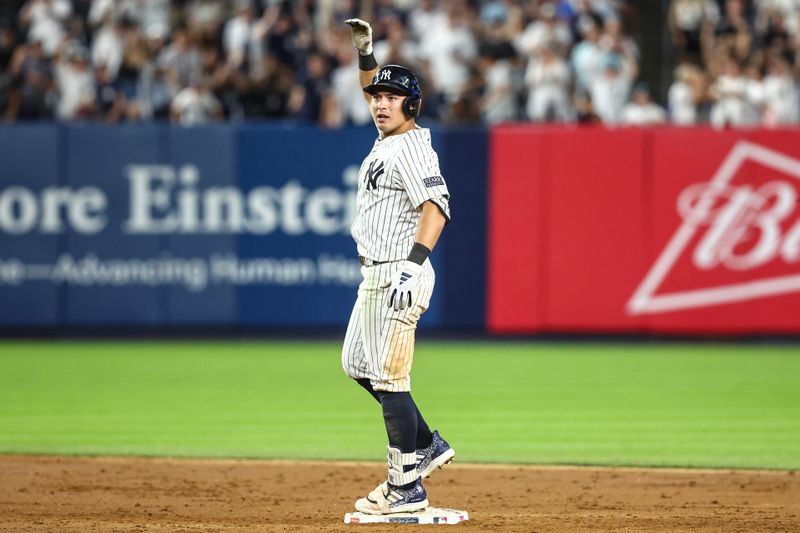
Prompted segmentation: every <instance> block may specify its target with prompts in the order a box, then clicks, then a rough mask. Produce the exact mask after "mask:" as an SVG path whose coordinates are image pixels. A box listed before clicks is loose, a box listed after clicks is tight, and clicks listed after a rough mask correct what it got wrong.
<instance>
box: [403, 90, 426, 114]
mask: <svg viewBox="0 0 800 533" xmlns="http://www.w3.org/2000/svg"><path fill="white" fill-rule="evenodd" d="M421 104H422V98H420V97H419V96H416V95H413V94H412V95H410V96H407V97H406V99H405V100H404V101H403V113H405V114H406V116H407V117H409V118H419V111H420V106H421Z"/></svg>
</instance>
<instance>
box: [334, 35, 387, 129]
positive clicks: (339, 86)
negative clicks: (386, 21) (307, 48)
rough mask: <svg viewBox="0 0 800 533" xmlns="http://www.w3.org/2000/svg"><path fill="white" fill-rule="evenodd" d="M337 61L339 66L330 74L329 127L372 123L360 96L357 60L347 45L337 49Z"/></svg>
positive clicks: (367, 109) (367, 108)
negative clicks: (330, 104) (330, 106)
mask: <svg viewBox="0 0 800 533" xmlns="http://www.w3.org/2000/svg"><path fill="white" fill-rule="evenodd" d="M375 46H377V43H376V44H375ZM338 60H339V66H338V67H336V68H334V69H333V71H332V73H331V91H332V99H331V100H332V102H331V103H332V105H333V106H334V108H333V110H332V111H331V113H332V115H331V125H336V126H342V125H345V124H351V125H357V126H363V125H365V124H369V123H370V122H372V117H371V116H370V114H369V107H368V106H366V105H365V104H364V97H363V96H362V95H361V82H360V81H359V78H358V58H357V56H356V54H354V53H353V50H352V46H351V45H350V44H349V43H344V44H343V45H341V46H340V47H339V55H338ZM381 64H386V63H385V62H383V63H381Z"/></svg>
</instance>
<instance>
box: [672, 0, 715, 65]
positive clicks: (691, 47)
mask: <svg viewBox="0 0 800 533" xmlns="http://www.w3.org/2000/svg"><path fill="white" fill-rule="evenodd" d="M719 18H720V14H719V6H718V5H717V3H716V1H715V0H672V2H670V6H669V16H668V19H667V21H668V24H669V29H670V32H671V33H672V42H673V44H674V45H675V49H676V52H677V56H678V61H679V62H688V63H695V64H700V62H701V58H702V57H703V54H702V47H701V35H702V34H703V33H706V34H707V33H708V31H709V30H711V29H712V28H713V27H714V26H716V24H717V22H718V21H719Z"/></svg>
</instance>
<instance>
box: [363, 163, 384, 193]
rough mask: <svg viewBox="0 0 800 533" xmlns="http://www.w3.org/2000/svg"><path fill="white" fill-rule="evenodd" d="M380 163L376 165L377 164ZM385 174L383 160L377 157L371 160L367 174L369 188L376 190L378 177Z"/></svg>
mask: <svg viewBox="0 0 800 533" xmlns="http://www.w3.org/2000/svg"><path fill="white" fill-rule="evenodd" d="M376 163H379V165H378V166H377V167H376V166H375V164H376ZM382 174H383V161H378V160H377V159H373V160H372V161H370V162H369V168H367V176H366V180H364V181H366V183H367V190H368V191H369V190H373V191H374V190H375V189H377V188H378V178H380V177H381V175H382Z"/></svg>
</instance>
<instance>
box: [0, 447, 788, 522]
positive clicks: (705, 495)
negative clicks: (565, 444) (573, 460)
mask: <svg viewBox="0 0 800 533" xmlns="http://www.w3.org/2000/svg"><path fill="white" fill-rule="evenodd" d="M384 476H385V466H383V465H381V464H378V463H334V462H288V461H260V460H197V459H146V458H106V457H102V458H86V457H35V456H0V531H14V532H17V531H20V532H22V531H58V532H61V531H63V532H88V531H114V532H117V531H125V532H127V531H135V532H161V531H170V532H173V531H176V532H177V531H187V532H195V531H223V532H228V531H269V532H272V531H292V532H294V531H301V532H311V531H323V532H330V531H350V532H353V531H371V532H384V531H392V532H396V531H398V530H401V531H417V530H420V529H424V530H426V531H430V530H435V531H441V530H442V528H445V530H447V531H450V530H451V529H450V527H447V526H406V525H392V526H386V525H344V524H343V523H342V519H343V517H344V514H345V513H346V512H349V511H352V510H353V502H354V501H355V500H356V498H357V497H360V496H362V495H364V494H366V493H367V492H368V491H369V490H371V489H372V488H374V486H375V485H376V484H377V483H378V481H380V480H381V478H383V477H384ZM425 486H426V488H427V489H428V495H429V499H430V501H431V504H432V505H436V506H437V507H450V508H456V509H465V510H467V511H469V513H470V518H471V520H470V521H469V522H466V523H463V524H459V525H457V526H454V530H455V531H462V532H467V531H482V532H483V531H508V532H520V533H522V532H524V533H531V532H534V531H535V532H548V531H570V532H572V531H724V532H736V531H742V532H752V531H800V475H796V474H795V472H793V471H741V470H738V471H733V470H675V469H642V468H594V467H534V466H513V465H512V466H497V465H465V464H458V463H455V464H452V465H449V466H447V467H446V468H445V469H443V470H439V471H437V472H435V473H434V474H433V475H432V476H431V478H430V479H428V480H427V482H426V483H425Z"/></svg>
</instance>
